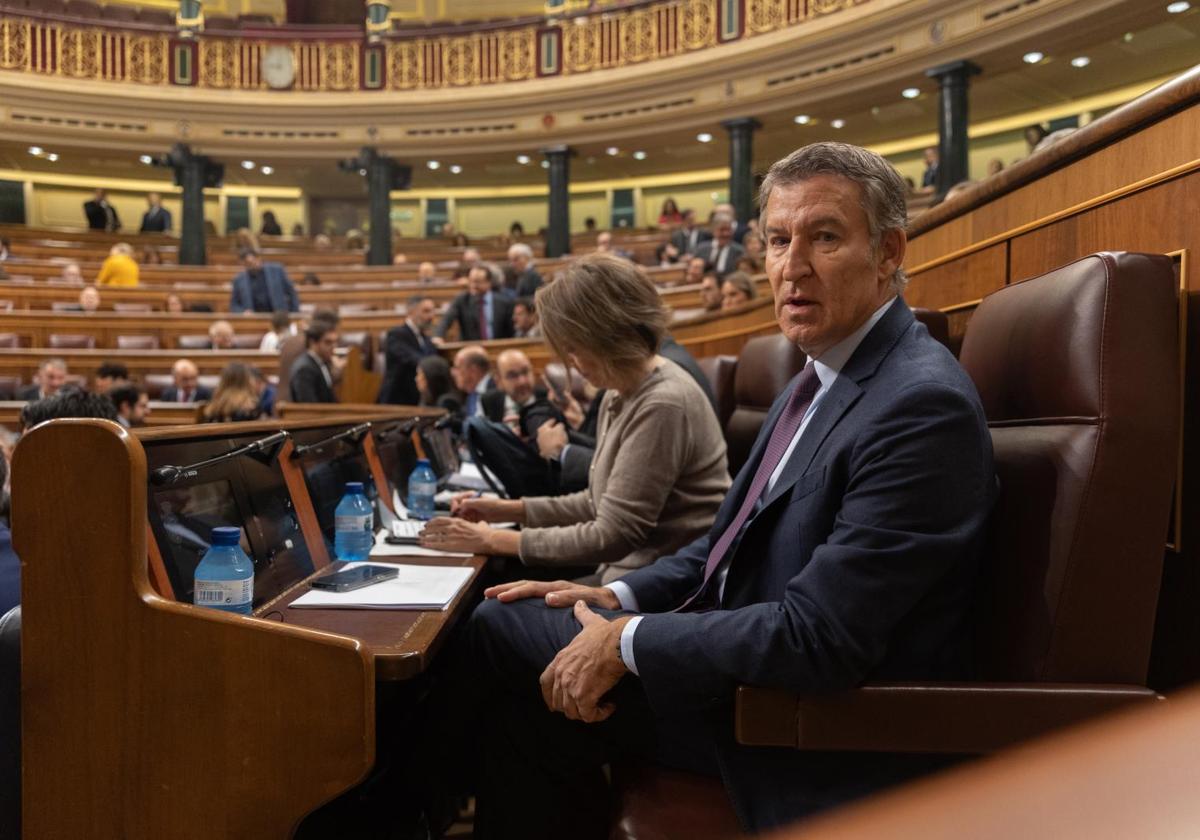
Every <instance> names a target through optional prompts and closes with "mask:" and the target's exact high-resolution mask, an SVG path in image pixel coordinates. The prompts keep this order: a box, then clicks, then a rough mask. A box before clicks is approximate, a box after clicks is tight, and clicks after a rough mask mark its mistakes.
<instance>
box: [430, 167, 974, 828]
mask: <svg viewBox="0 0 1200 840" xmlns="http://www.w3.org/2000/svg"><path fill="white" fill-rule="evenodd" d="M904 192H905V191H904V184H903V182H902V181H901V180H900V177H899V176H898V175H897V174H896V172H895V170H894V169H892V167H891V166H890V165H889V164H888V163H887V161H885V160H884V159H883V158H882V157H880V156H879V155H877V154H875V153H873V152H869V151H867V150H865V149H860V148H857V147H854V146H848V145H846V144H841V143H818V144H814V145H811V146H806V147H804V148H802V149H800V150H798V151H796V152H794V153H793V154H791V155H790V156H788V157H787V158H785V159H784V160H782V161H779V162H778V163H776V164H775V165H774V166H772V167H771V169H770V171H769V172H768V173H767V176H766V178H765V180H764V182H763V185H762V198H761V199H760V202H759V206H760V207H762V208H763V216H764V219H765V224H764V228H765V230H766V235H767V243H768V245H767V276H768V277H769V278H770V281H771V288H772V291H773V293H774V298H775V304H776V307H775V312H776V316H777V318H778V321H779V328H780V330H781V331H782V332H783V334H784V335H785V336H786V337H787V338H788V340H789V341H791V342H793V343H795V344H796V346H797V347H799V349H801V350H802V351H803V352H805V353H806V354H807V355H808V356H809V358H810V359H811V361H810V362H809V364H808V365H807V366H806V368H805V370H804V371H803V372H802V373H800V374H799V375H797V377H796V378H795V380H794V382H793V383H792V384H790V385H789V386H788V387H787V389H786V390H785V391H784V393H782V394H780V395H779V397H778V398H777V399H776V401H775V404H774V406H773V407H772V408H771V410H770V412H768V414H767V417H766V421H765V422H764V424H763V427H762V431H761V432H760V434H759V436H758V440H757V442H756V443H755V445H754V448H753V450H752V454H751V457H750V459H749V461H748V462H747V464H746V466H745V468H744V469H743V470H742V471H741V473H740V474H739V475H738V477H737V480H736V481H735V482H734V485H733V489H732V491H731V492H730V493H729V495H728V497H727V498H726V499H725V502H724V503H723V504H722V506H721V510H720V512H719V513H718V515H717V519H716V521H715V523H713V527H712V528H711V529H710V530H709V531H708V533H707V534H706V535H704V536H702V537H701V538H700V539H698V540H696V541H695V542H694V543H692V544H691V545H690V546H688V547H686V548H685V549H683V550H682V551H679V552H678V553H676V554H674V555H673V556H667V557H662V558H660V559H658V560H657V561H656V562H654V563H651V564H650V565H648V566H646V567H645V568H643V569H639V570H637V571H635V572H632V573H630V574H629V575H627V576H626V577H624V578H622V579H621V580H620V581H618V582H616V583H614V584H612V585H611V586H610V587H583V586H578V585H574V584H570V583H567V582H565V581H564V582H556V583H537V582H529V581H523V582H515V583H512V584H506V585H502V586H499V587H493V588H492V589H490V590H488V591H486V592H485V596H487V597H488V598H489V599H491V600H486V601H484V603H483V604H482V605H480V606H479V607H478V608H476V610H475V612H474V615H473V616H472V619H471V623H470V624H469V625H468V626H467V627H466V628H465V632H464V633H463V634H462V637H461V638H462V639H463V640H464V642H465V649H463V650H461V651H459V652H458V653H460V654H461V655H462V658H461V659H455V660H454V661H455V662H461V663H462V664H461V667H462V671H461V672H455V673H453V674H449V675H447V677H448V678H447V679H446V680H445V682H444V683H443V685H444V690H445V691H446V695H445V697H444V698H431V702H430V706H431V707H432V708H438V709H439V710H444V713H445V714H447V715H448V717H447V718H446V721H447V722H449V721H452V722H453V723H452V727H451V726H447V727H446V728H445V729H442V728H438V727H428V731H429V732H430V734H431V736H434V737H436V743H437V747H438V749H439V751H440V754H442V755H446V756H448V757H449V756H454V758H453V759H451V760H452V761H456V762H461V761H462V760H463V758H464V753H463V752H459V751H458V750H456V749H454V745H450V747H449V748H448V747H447V743H446V740H445V738H446V737H453V735H452V732H451V729H452V728H453V729H454V730H455V731H464V732H469V733H470V737H471V739H472V741H473V742H474V744H476V745H478V746H473V747H472V750H473V751H472V752H471V753H465V755H467V756H472V755H477V754H478V752H475V751H476V750H482V751H483V754H482V755H480V761H479V762H478V764H477V768H464V769H465V770H467V771H468V772H469V771H470V770H471V769H478V771H479V772H478V774H477V778H478V779H479V786H478V788H477V790H476V791H475V794H476V811H475V813H476V823H475V831H476V835H477V836H481V837H484V836H487V837H491V836H497V837H498V836H508V834H509V833H511V832H514V831H515V832H517V833H519V834H521V835H522V836H529V837H554V836H560V835H565V834H566V833H569V834H570V835H571V836H573V837H581V838H584V837H607V836H608V825H607V823H608V821H609V817H610V814H611V805H610V798H609V795H610V794H609V791H608V790H607V784H606V782H605V778H604V775H603V773H602V772H601V770H602V768H601V765H602V764H603V763H605V762H610V761H613V762H615V761H619V760H621V758H622V757H624V756H625V755H628V754H630V753H633V754H636V755H640V756H641V757H644V758H649V759H651V760H656V761H658V762H661V763H665V764H668V765H670V766H675V767H681V768H686V769H688V770H690V771H692V772H699V773H703V774H706V775H709V776H711V777H714V778H717V777H719V778H720V779H722V781H723V782H724V784H725V785H726V793H727V794H728V795H729V797H730V799H731V800H732V803H733V805H734V808H735V810H736V812H737V813H738V815H739V818H740V819H741V820H742V822H743V826H742V828H743V829H745V830H747V831H755V832H758V831H764V830H766V829H768V828H771V827H773V826H777V825H780V824H783V823H786V822H790V821H792V820H795V819H797V818H800V817H803V816H807V815H809V814H812V813H813V812H815V811H818V810H821V809H824V808H829V807H832V806H834V805H836V804H839V803H842V802H845V801H847V800H849V799H853V798H856V797H860V796H863V795H865V794H868V793H870V792H873V791H876V790H879V789H881V788H883V787H886V786H888V785H892V784H896V783H898V782H901V781H904V780H907V779H910V778H912V777H914V776H917V775H920V774H921V773H925V772H929V771H930V770H931V769H934V768H937V767H940V766H944V764H945V759H944V758H942V757H931V756H926V755H908V754H906V755H901V754H881V753H866V752H863V753H837V754H831V753H821V752H804V751H798V750H788V749H762V748H756V747H742V746H739V745H737V744H736V743H735V741H734V737H733V731H732V721H733V704H734V697H735V693H736V688H737V686H738V685H739V684H751V685H757V686H763V687H768V688H772V687H774V688H780V689H783V690H786V691H792V692H795V691H800V692H812V693H822V694H828V693H832V692H838V691H845V690H848V689H850V688H852V687H854V686H858V685H860V684H862V683H863V682H864V681H867V680H870V679H883V680H887V681H906V680H918V681H919V680H930V679H932V680H957V679H964V678H967V676H968V675H969V673H970V670H971V668H970V664H971V647H972V640H971V633H970V631H969V624H968V617H969V615H970V612H971V610H972V609H973V601H974V598H973V595H974V588H975V582H976V579H977V577H978V569H979V558H980V555H981V549H982V547H983V545H984V540H985V537H986V525H987V521H988V518H989V514H990V511H991V507H992V504H993V501H994V499H995V495H996V476H995V471H994V468H993V463H992V444H991V437H990V435H989V433H988V428H987V421H986V418H985V417H984V413H983V407H982V406H981V405H980V401H979V397H978V394H977V393H976V391H975V388H974V386H973V385H972V383H971V380H970V379H969V378H968V377H967V375H966V373H965V372H964V371H963V369H962V368H961V367H960V366H959V364H958V363H957V361H956V360H955V359H954V358H953V356H952V355H951V354H950V353H949V351H947V350H946V348H945V347H943V346H942V345H941V344H939V343H938V342H937V341H936V340H934V339H932V338H931V337H930V336H929V334H928V332H927V331H926V330H925V329H924V328H922V327H921V326H920V325H919V324H917V323H916V321H915V320H914V318H913V315H912V312H911V310H909V308H908V306H907V305H906V304H905V302H904V300H903V299H902V298H901V297H900V294H899V293H900V291H901V290H902V289H903V287H904V283H905V279H906V278H905V276H904V273H903V269H902V264H903V260H904V253H905V247H906V237H905V228H906V225H907V218H906V215H907V214H906V208H905V201H904ZM543 320H544V321H545V323H546V331H547V334H548V335H550V336H552V337H553V336H554V331H553V330H552V329H551V323H550V318H549V315H548V312H547V307H545V306H543ZM581 601H582V602H583V603H580V602H581ZM589 604H590V605H592V606H593V607H600V608H601V610H600V611H599V612H594V611H593V610H592V609H591V608H589V606H588V605H589ZM568 606H570V607H573V608H574V609H573V610H570V611H568V610H564V609H554V608H555V607H568ZM452 653H453V652H452ZM455 676H458V677H459V679H461V678H463V677H465V678H466V679H468V680H469V685H470V697H464V698H463V699H464V700H466V701H467V702H469V703H472V704H473V705H474V708H468V709H466V710H464V709H462V708H453V706H452V704H448V703H447V702H445V701H447V700H450V698H453V697H460V696H462V694H463V692H461V684H460V683H459V680H457V679H455ZM539 680H540V684H541V691H539V688H538V686H539ZM485 698H486V699H485ZM464 712H466V714H464ZM558 712H562V713H563V714H565V715H566V716H567V717H568V718H570V719H571V720H573V721H581V722H583V723H566V722H564V721H563V719H562V718H560V717H558V715H557V713H558ZM468 715H470V716H471V717H474V718H475V720H476V722H477V723H478V727H476V728H472V727H470V726H469V725H465V724H464V720H465V719H467V716H468ZM601 721H604V724H603V725H598V724H599V722H601ZM586 724H591V725H586ZM462 746H463V747H466V744H465V743H464V744H463V745H462ZM422 769H423V770H426V772H430V771H432V770H434V769H435V768H434V767H431V766H428V765H422ZM531 780H533V781H532V782H531ZM518 826H519V829H518Z"/></svg>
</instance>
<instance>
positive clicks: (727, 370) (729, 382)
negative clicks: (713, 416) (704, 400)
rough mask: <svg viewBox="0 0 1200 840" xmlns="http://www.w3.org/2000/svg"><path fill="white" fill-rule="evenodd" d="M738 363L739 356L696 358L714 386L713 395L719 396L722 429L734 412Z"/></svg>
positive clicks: (719, 415)
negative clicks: (734, 379)
mask: <svg viewBox="0 0 1200 840" xmlns="http://www.w3.org/2000/svg"><path fill="white" fill-rule="evenodd" d="M737 363H738V360H737V356H705V357H704V358H703V359H697V360H696V364H698V365H699V366H700V370H702V371H704V375H705V376H706V377H707V378H708V384H709V385H711V386H712V389H713V396H715V397H716V398H717V421H718V422H720V424H721V428H722V429H723V428H725V424H726V423H728V422H729V415H731V414H733V408H734V405H735V403H734V399H733V377H734V374H735V372H736V371H737Z"/></svg>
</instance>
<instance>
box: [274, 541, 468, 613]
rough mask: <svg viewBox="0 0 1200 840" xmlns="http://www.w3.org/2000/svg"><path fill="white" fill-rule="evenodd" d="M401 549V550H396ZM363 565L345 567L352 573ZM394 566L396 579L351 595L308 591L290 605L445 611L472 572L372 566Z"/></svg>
mask: <svg viewBox="0 0 1200 840" xmlns="http://www.w3.org/2000/svg"><path fill="white" fill-rule="evenodd" d="M397 547H403V546H397ZM362 565H366V564H364V563H347V564H346V566H345V568H347V569H353V568H354V567H355V566H362ZM372 565H380V566H395V567H396V568H398V569H399V570H400V574H399V576H398V577H395V578H392V579H391V580H385V581H381V582H380V583H373V584H371V585H370V586H364V587H363V588H362V589H355V590H354V591H352V592H326V591H323V590H320V589H310V590H309V591H308V592H306V593H304V594H303V595H301V596H300V597H299V598H297V599H296V600H295V601H293V602H292V606H293V607H309V608H314V609H316V608H319V609H354V610H444V609H446V608H447V607H448V606H449V605H450V602H451V601H453V600H454V598H455V597H456V596H457V595H458V593H459V592H460V591H461V590H462V588H463V586H465V585H466V583H467V581H469V580H470V579H471V574H472V573H473V572H474V570H473V569H472V568H471V567H469V566H416V565H412V564H404V563H378V564H376V563H374V561H372Z"/></svg>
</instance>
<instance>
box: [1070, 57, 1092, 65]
mask: <svg viewBox="0 0 1200 840" xmlns="http://www.w3.org/2000/svg"><path fill="white" fill-rule="evenodd" d="M1091 63H1092V60H1091V59H1090V58H1088V57H1087V56H1086V55H1077V56H1075V57H1074V58H1072V59H1071V66H1072V67H1087V66H1088V65H1089V64H1091Z"/></svg>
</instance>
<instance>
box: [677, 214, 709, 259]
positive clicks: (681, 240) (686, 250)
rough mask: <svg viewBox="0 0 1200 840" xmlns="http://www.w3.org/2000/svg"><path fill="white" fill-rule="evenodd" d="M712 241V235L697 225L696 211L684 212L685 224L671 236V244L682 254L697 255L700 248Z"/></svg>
mask: <svg viewBox="0 0 1200 840" xmlns="http://www.w3.org/2000/svg"><path fill="white" fill-rule="evenodd" d="M710 239H712V234H711V233H709V232H708V231H706V230H704V229H703V228H702V227H700V226H699V225H697V224H696V211H695V210H692V209H690V208H689V209H687V210H684V211H683V224H682V225H680V227H679V230H677V231H675V232H674V233H673V234H671V244H672V245H674V246H675V250H676V251H678V252H679V253H680V254H695V253H698V252H699V249H700V246H701V245H702V244H703V243H705V242H707V241H708V240H710Z"/></svg>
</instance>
